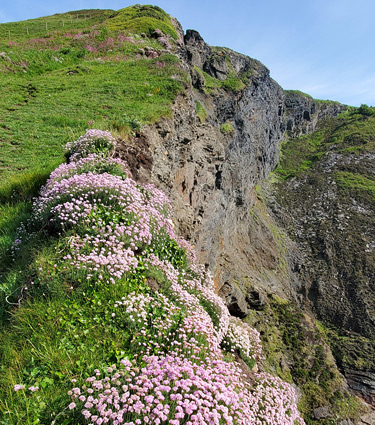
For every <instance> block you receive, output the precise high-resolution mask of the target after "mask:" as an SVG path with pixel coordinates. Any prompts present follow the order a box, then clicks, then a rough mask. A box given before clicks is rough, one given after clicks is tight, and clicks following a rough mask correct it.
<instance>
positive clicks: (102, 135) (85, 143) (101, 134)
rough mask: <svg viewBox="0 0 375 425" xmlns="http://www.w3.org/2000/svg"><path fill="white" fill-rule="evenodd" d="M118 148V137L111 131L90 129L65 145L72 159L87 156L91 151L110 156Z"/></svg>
mask: <svg viewBox="0 0 375 425" xmlns="http://www.w3.org/2000/svg"><path fill="white" fill-rule="evenodd" d="M115 148H116V139H115V138H114V137H113V136H112V134H111V133H110V132H109V131H102V130H96V129H89V130H87V131H86V133H85V134H84V135H83V136H81V137H80V138H79V139H78V140H76V141H74V142H69V143H67V144H66V145H65V149H66V150H67V151H68V154H69V158H70V161H76V160H77V159H79V158H82V157H86V156H87V155H89V154H90V153H97V154H100V155H103V156H109V154H111V153H113V152H114V150H115Z"/></svg>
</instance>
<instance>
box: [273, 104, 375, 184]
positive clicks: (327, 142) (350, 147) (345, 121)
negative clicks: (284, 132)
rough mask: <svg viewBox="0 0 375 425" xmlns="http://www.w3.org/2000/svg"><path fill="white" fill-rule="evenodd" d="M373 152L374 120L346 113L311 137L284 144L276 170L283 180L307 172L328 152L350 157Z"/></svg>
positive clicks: (350, 112)
mask: <svg viewBox="0 0 375 425" xmlns="http://www.w3.org/2000/svg"><path fill="white" fill-rule="evenodd" d="M373 151H375V117H374V116H372V115H370V116H366V115H363V114H360V113H358V109H354V110H352V111H347V112H344V113H342V114H340V116H339V117H337V118H335V119H331V120H328V121H326V122H325V123H324V124H323V126H322V128H321V129H319V130H317V131H315V132H314V133H312V134H309V135H306V136H301V137H298V138H294V139H289V140H287V141H286V142H285V143H284V144H283V145H282V148H281V158H280V161H279V164H278V165H277V168H276V170H275V173H276V175H277V176H278V177H279V178H281V179H282V180H288V179H290V178H292V177H295V176H298V175H301V174H302V173H304V172H307V171H309V170H310V169H311V168H312V167H313V166H314V165H315V164H317V163H318V161H319V160H320V159H321V158H322V157H323V156H324V155H325V154H327V153H328V152H337V153H342V154H344V155H351V154H355V153H361V152H373Z"/></svg>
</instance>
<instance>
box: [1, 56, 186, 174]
mask: <svg viewBox="0 0 375 425" xmlns="http://www.w3.org/2000/svg"><path fill="white" fill-rule="evenodd" d="M162 60H163V61H164V62H165V63H166V66H165V68H164V69H163V72H160V70H159V68H158V67H157V65H156V62H157V61H156V60H150V59H139V60H127V61H121V60H119V61H115V60H114V61H106V62H103V63H102V62H98V61H95V60H93V59H91V60H86V61H84V63H83V64H82V65H81V67H80V68H77V67H74V68H72V71H73V72H72V73H71V72H70V70H71V69H70V68H63V69H57V70H54V71H51V72H47V73H45V74H42V75H39V76H35V77H33V78H32V79H31V78H27V77H23V76H14V75H9V76H7V77H6V79H5V81H4V84H2V85H1V86H0V97H1V98H2V102H1V105H0V116H1V118H0V147H1V150H2V157H1V162H0V174H2V175H3V176H4V175H11V174H14V173H18V172H20V171H26V170H30V169H33V168H34V167H35V166H36V165H37V164H38V165H39V166H42V167H49V165H50V164H52V163H53V164H54V163H56V161H59V160H60V161H61V160H62V153H63V151H62V146H61V141H66V142H68V141H70V140H72V139H74V138H75V137H76V136H77V135H78V134H81V133H82V132H83V131H84V130H85V129H86V128H87V127H88V126H89V125H88V121H94V122H95V127H96V128H101V129H111V130H116V131H118V132H123V133H129V132H130V131H131V130H132V127H134V123H135V122H137V121H138V122H139V123H140V125H144V124H146V123H150V122H155V121H157V120H158V119H159V118H160V117H161V116H166V115H169V114H170V104H171V102H172V100H173V99H174V98H175V96H176V95H177V93H178V92H179V91H180V90H181V89H182V84H181V82H180V81H178V79H176V78H171V77H172V76H174V75H180V78H181V79H182V78H183V75H182V73H181V71H179V69H178V66H177V62H176V59H175V57H174V56H172V55H169V56H168V55H166V56H164V57H163V58H162ZM31 88H32V89H31Z"/></svg>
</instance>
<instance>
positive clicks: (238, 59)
mask: <svg viewBox="0 0 375 425" xmlns="http://www.w3.org/2000/svg"><path fill="white" fill-rule="evenodd" d="M177 29H178V30H179V39H180V44H179V52H178V54H179V56H180V58H181V62H182V67H183V68H184V69H185V70H186V72H187V73H188V74H189V76H190V80H191V84H187V86H186V90H185V91H184V93H182V94H180V95H179V96H178V97H177V99H176V101H175V103H174V105H173V110H172V117H170V118H165V119H163V120H161V121H160V122H159V123H157V124H155V125H153V126H149V127H147V128H145V129H143V130H142V134H141V136H140V138H139V140H140V142H141V145H142V149H141V152H139V157H140V158H143V160H142V161H141V160H140V161H138V162H137V163H136V164H134V167H135V169H136V172H137V175H138V176H139V178H141V179H142V178H143V179H151V180H152V181H153V182H154V183H155V184H156V185H157V186H159V187H160V188H161V189H162V190H163V191H165V192H166V193H167V194H168V196H169V197H170V199H171V200H172V202H173V204H174V210H175V217H174V223H175V225H176V227H177V228H178V230H179V232H180V233H181V234H182V235H183V236H184V237H185V238H187V239H188V240H190V241H191V243H192V244H193V245H195V248H196V252H197V254H198V257H199V261H200V262H201V263H204V264H206V265H207V266H208V267H209V268H210V270H211V271H212V272H213V274H214V282H215V284H216V287H217V291H219V293H220V294H221V295H222V297H223V298H224V299H225V300H226V302H227V305H228V308H229V310H230V312H231V314H232V315H234V316H237V317H240V318H244V317H246V316H247V315H248V314H249V312H250V311H253V310H259V311H261V310H263V309H264V306H265V304H266V303H267V299H266V294H270V293H272V294H276V295H279V296H281V297H283V298H286V299H289V300H292V301H295V302H298V303H300V304H301V305H305V306H306V308H307V309H310V307H311V306H310V304H309V302H310V301H311V300H312V297H313V296H314V294H315V293H318V292H319V291H320V289H319V291H318V292H317V291H315V289H314V288H317V285H319V283H318V282H320V281H322V279H321V278H319V276H318V273H317V274H315V275H314V276H316V279H315V278H311V279H310V280H309V282H310V283H309V284H308V285H305V283H304V281H303V280H302V279H303V278H305V277H306V274H305V272H307V266H306V258H307V257H306V253H305V251H303V250H301V249H300V248H301V247H300V242H301V241H300V240H297V241H296V240H295V241H293V240H292V239H291V238H290V237H289V236H288V234H287V231H286V230H283V229H282V228H281V226H284V225H285V226H286V227H287V225H288V211H287V210H286V209H285V208H282V207H281V205H280V201H279V200H278V199H277V197H276V196H271V197H269V198H268V203H269V209H267V207H266V206H265V202H263V199H262V193H261V191H260V190H259V186H258V185H259V183H260V182H261V181H263V180H264V179H266V178H267V177H268V175H269V173H270V172H271V171H273V170H274V168H275V166H276V164H277V162H278V160H279V150H280V144H281V142H282V141H283V140H284V139H285V137H286V136H287V135H288V136H289V137H291V136H296V135H300V134H307V133H310V132H312V131H314V130H316V129H317V128H319V127H320V125H321V123H322V121H323V120H324V119H325V118H328V117H334V116H336V115H338V113H339V112H341V111H342V110H343V109H345V108H346V107H345V106H343V105H340V104H337V103H334V102H319V101H315V100H313V99H311V98H310V97H309V96H307V95H304V94H302V93H299V92H284V91H283V90H282V88H281V87H280V86H279V85H278V84H277V83H276V82H275V81H273V80H272V79H271V78H270V75H269V71H268V69H267V68H266V67H265V66H264V65H262V64H261V63H260V62H258V61H256V60H254V59H251V58H249V57H247V56H244V55H241V54H239V53H236V52H233V51H231V50H229V49H225V48H213V47H211V46H208V45H207V44H206V43H205V42H204V40H203V39H202V37H201V36H200V35H199V33H197V32H196V31H192V30H188V31H187V32H186V34H185V35H184V34H183V33H182V30H181V28H180V27H178V28H177ZM123 154H124V155H125V157H126V152H125V153H124V152H123ZM133 171H134V170H133ZM295 190H296V191H298V190H299V188H298V187H296V188H295ZM317 196H318V192H317ZM330 196H331V192H328V193H327V194H325V195H324V196H323V198H322V199H321V200H320V201H318V200H315V202H320V203H321V204H322V205H325V204H324V203H325V199H326V197H328V198H329V197H330ZM305 197H306V199H308V200H309V199H310V195H309V194H308V192H306V195H305ZM308 202H310V200H309V201H308ZM312 202H313V201H312V200H311V202H310V204H311V205H312ZM310 204H306V205H310ZM311 205H310V207H311ZM306 208H308V207H306ZM317 211H318V209H317ZM310 215H311V216H314V214H312V213H311V214H310ZM310 215H309V214H308V211H305V210H304V211H302V212H301V215H300V216H299V215H298V214H297V218H298V217H301V220H302V219H303V217H309V216H310ZM315 216H316V217H317V221H316V223H321V221H322V220H321V217H320V216H319V214H316V215H315ZM315 216H314V217H315ZM275 218H277V219H278V220H279V221H278V222H279V225H278V224H277V222H276V220H275ZM280 223H281V224H280ZM314 229H315V227H314ZM314 231H315V230H313V229H312V230H311V233H313V232H314ZM290 234H291V233H290ZM313 237H316V235H314V236H313ZM371 246H372V245H371ZM374 246H375V245H374ZM326 252H327V255H328V256H329V253H330V252H331V251H330V250H329V247H327V250H326ZM327 258H328V257H327ZM324 261H325V260H324ZM325 263H326V262H325ZM322 264H323V262H322ZM314 279H315V280H314ZM314 282H315V283H314ZM314 285H315V286H314ZM323 286H324V285H323ZM326 288H327V291H326V293H329V292H330V291H331V292H332V289H330V287H329V286H327V285H326ZM314 291H315V292H314ZM340 293H341V292H340ZM320 294H321V296H320V298H319V303H320V301H321V300H322V302H323V305H324V300H323V299H324V297H325V292H324V291H323V292H322V291H321V292H320ZM326 303H329V301H326ZM315 304H316V305H318V303H315ZM315 304H314V305H315ZM358 324H359V322H358ZM319 409H320V410H319ZM322 409H323V410H322ZM324 409H326V407H325V406H319V407H317V410H316V416H320V417H321V418H323V417H328V416H327V415H328V413H329V412H328V410H327V409H328V408H327V409H326V410H327V411H326V410H324ZM327 412H328V413H327ZM322 415H323V416H322ZM324 415H326V416H324ZM348 423H350V422H348Z"/></svg>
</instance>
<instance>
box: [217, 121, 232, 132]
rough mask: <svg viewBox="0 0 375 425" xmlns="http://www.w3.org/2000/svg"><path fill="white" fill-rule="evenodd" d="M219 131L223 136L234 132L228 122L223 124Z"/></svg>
mask: <svg viewBox="0 0 375 425" xmlns="http://www.w3.org/2000/svg"><path fill="white" fill-rule="evenodd" d="M220 131H221V132H222V133H223V134H228V133H229V134H230V133H233V132H234V127H233V125H232V124H231V123H230V122H225V123H224V124H221V126H220Z"/></svg>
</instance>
